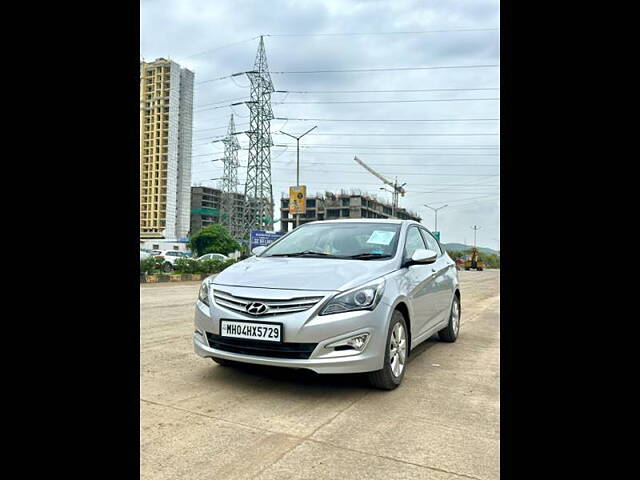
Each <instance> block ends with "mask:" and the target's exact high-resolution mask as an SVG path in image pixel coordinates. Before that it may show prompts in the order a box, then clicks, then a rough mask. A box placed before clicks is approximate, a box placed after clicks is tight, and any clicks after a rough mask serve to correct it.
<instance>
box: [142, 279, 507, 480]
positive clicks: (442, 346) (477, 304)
mask: <svg viewBox="0 0 640 480" xmlns="http://www.w3.org/2000/svg"><path fill="white" fill-rule="evenodd" d="M459 273H460V280H461V290H462V323H461V330H460V337H459V339H458V341H457V342H456V343H453V344H447V343H443V342H439V341H438V340H437V338H436V337H434V338H432V339H429V340H427V341H426V342H425V343H423V344H422V345H420V346H419V347H417V348H416V349H415V350H413V352H412V355H411V360H410V362H409V364H408V367H407V372H406V375H405V378H404V381H403V383H402V385H401V386H400V387H399V388H397V389H396V390H393V391H390V392H386V391H379V390H373V389H371V388H370V387H369V386H368V385H367V383H366V380H365V379H364V378H363V377H362V376H359V375H330V376H321V375H317V374H314V373H312V372H308V373H305V372H300V371H293V370H288V369H276V368H269V367H258V366H250V365H247V366H240V367H221V366H218V365H217V364H214V363H213V362H212V361H210V360H208V359H203V358H200V357H198V356H197V355H196V354H195V353H194V352H193V347H192V343H191V333H192V331H193V309H194V301H195V298H196V295H197V292H198V287H199V282H184V283H174V284H166V283H164V284H143V285H141V286H140V384H141V385H140V423H141V428H140V470H141V478H143V479H154V480H162V479H176V478H180V479H198V480H204V479H248V478H252V479H253V478H256V479H336V478H340V479H341V480H346V479H351V478H353V479H362V478H367V479H378V478H380V479H382V478H384V479H386V480H389V479H414V478H415V479H418V478H420V479H434V480H444V479H447V480H457V479H469V478H471V479H481V480H489V479H497V478H499V476H500V475H499V474H500V472H499V464H500V457H499V451H500V440H499V438H500V427H499V424H500V348H499V347H500V273H499V271H497V270H485V271H482V272H476V271H468V272H467V271H461V272H459Z"/></svg>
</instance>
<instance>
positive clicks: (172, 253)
mask: <svg viewBox="0 0 640 480" xmlns="http://www.w3.org/2000/svg"><path fill="white" fill-rule="evenodd" d="M154 252H157V253H154V257H156V258H160V259H162V260H163V262H162V267H161V268H162V271H163V272H165V273H168V272H171V271H172V270H173V269H174V265H175V263H176V260H178V259H179V258H188V255H187V254H186V253H185V252H179V251H177V250H154Z"/></svg>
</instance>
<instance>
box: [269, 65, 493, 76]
mask: <svg viewBox="0 0 640 480" xmlns="http://www.w3.org/2000/svg"><path fill="white" fill-rule="evenodd" d="M496 67H500V64H488V65H440V66H432V67H381V68H353V69H344V70H290V71H280V72H271V74H306V73H359V72H392V71H409V70H444V69H457V68H496Z"/></svg>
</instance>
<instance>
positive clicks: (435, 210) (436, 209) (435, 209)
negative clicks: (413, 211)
mask: <svg viewBox="0 0 640 480" xmlns="http://www.w3.org/2000/svg"><path fill="white" fill-rule="evenodd" d="M424 206H425V207H427V208H430V209H431V210H433V211H434V212H435V214H436V225H435V228H434V232H437V231H438V210H441V209H443V208H444V207H448V206H449V204H446V205H442V206H441V207H438V208H433V207H430V206H429V205H427V204H426V203H425V204H424Z"/></svg>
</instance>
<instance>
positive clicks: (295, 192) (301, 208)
mask: <svg viewBox="0 0 640 480" xmlns="http://www.w3.org/2000/svg"><path fill="white" fill-rule="evenodd" d="M306 211H307V186H306V185H300V186H299V187H289V213H291V214H296V213H305V212H306Z"/></svg>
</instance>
